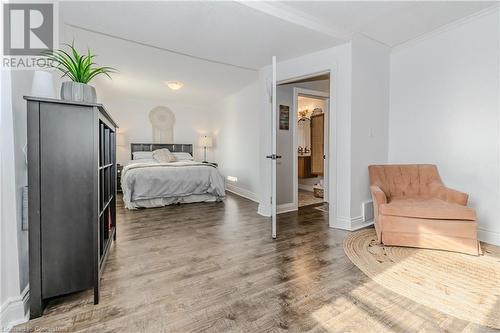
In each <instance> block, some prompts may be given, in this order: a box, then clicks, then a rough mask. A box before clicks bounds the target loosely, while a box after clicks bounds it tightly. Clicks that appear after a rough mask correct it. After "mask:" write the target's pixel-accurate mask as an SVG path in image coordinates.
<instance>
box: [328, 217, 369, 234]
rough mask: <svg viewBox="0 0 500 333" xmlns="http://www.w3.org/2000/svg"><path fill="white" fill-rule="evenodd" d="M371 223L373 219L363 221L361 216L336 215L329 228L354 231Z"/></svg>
mask: <svg viewBox="0 0 500 333" xmlns="http://www.w3.org/2000/svg"><path fill="white" fill-rule="evenodd" d="M372 224H373V220H369V221H365V220H364V219H363V216H357V217H345V216H336V217H335V219H334V223H333V225H330V228H335V229H342V230H347V231H355V230H358V229H361V228H364V227H368V226H370V225H372Z"/></svg>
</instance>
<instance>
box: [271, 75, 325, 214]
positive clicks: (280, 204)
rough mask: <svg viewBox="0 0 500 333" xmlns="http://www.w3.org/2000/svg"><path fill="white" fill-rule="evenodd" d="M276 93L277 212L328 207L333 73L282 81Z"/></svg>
mask: <svg viewBox="0 0 500 333" xmlns="http://www.w3.org/2000/svg"><path fill="white" fill-rule="evenodd" d="M276 95H277V113H278V114H277V117H278V119H277V138H276V144H277V151H279V152H280V154H281V155H282V158H281V159H280V160H278V162H277V166H276V167H277V170H276V171H277V172H276V179H277V184H276V185H277V212H278V214H279V213H282V212H287V211H293V210H298V209H299V208H301V207H305V206H309V205H320V206H322V207H323V208H324V209H325V210H326V211H328V204H327V203H328V201H329V198H328V186H329V185H330V184H329V182H328V179H329V177H328V170H329V168H328V164H329V156H328V154H327V152H328V142H329V112H328V111H329V104H330V73H323V74H320V75H313V76H310V77H302V78H300V79H296V80H288V81H286V82H281V83H280V82H279V83H278V86H277V94H276ZM322 204H323V205H322Z"/></svg>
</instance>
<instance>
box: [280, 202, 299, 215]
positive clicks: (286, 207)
mask: <svg viewBox="0 0 500 333" xmlns="http://www.w3.org/2000/svg"><path fill="white" fill-rule="evenodd" d="M294 210H297V207H296V206H295V204H294V203H293V202H290V203H286V204H281V205H278V206H276V213H277V214H282V213H288V212H293V211H294Z"/></svg>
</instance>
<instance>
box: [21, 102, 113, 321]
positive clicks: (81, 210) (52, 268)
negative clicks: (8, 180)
mask: <svg viewBox="0 0 500 333" xmlns="http://www.w3.org/2000/svg"><path fill="white" fill-rule="evenodd" d="M25 99H26V101H27V107H28V112H27V120H28V211H29V213H28V219H29V222H28V223H29V269H30V272H29V279H30V317H31V318H36V317H39V316H41V315H42V314H43V309H44V305H45V303H46V301H47V300H48V299H50V298H53V297H57V296H61V295H65V294H68V293H73V292H77V291H82V290H86V289H90V288H93V290H94V303H95V304H97V303H98V302H99V281H100V276H101V273H102V271H103V267H104V264H105V261H106V257H107V254H108V251H109V249H110V247H111V244H112V242H113V240H116V189H117V186H116V172H117V168H116V144H115V138H116V137H115V133H116V128H117V127H118V126H117V124H116V123H115V122H114V121H113V119H112V118H111V117H110V115H109V114H108V112H107V111H106V109H105V108H104V106H103V105H101V104H90V103H77V102H71V101H63V100H56V99H46V98H37V97H29V96H26V97H25Z"/></svg>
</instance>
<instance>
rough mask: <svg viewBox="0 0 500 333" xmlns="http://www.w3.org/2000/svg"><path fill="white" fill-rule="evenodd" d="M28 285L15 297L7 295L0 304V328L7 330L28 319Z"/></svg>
mask: <svg viewBox="0 0 500 333" xmlns="http://www.w3.org/2000/svg"><path fill="white" fill-rule="evenodd" d="M29 290H30V289H29V285H28V286H26V288H24V290H23V292H22V293H21V294H20V295H19V296H17V297H9V298H7V300H5V302H4V303H3V304H2V305H1V309H0V329H1V330H2V332H4V331H9V330H10V329H11V328H12V327H14V326H16V325H19V324H22V323H25V322H27V321H28V320H29Z"/></svg>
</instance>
